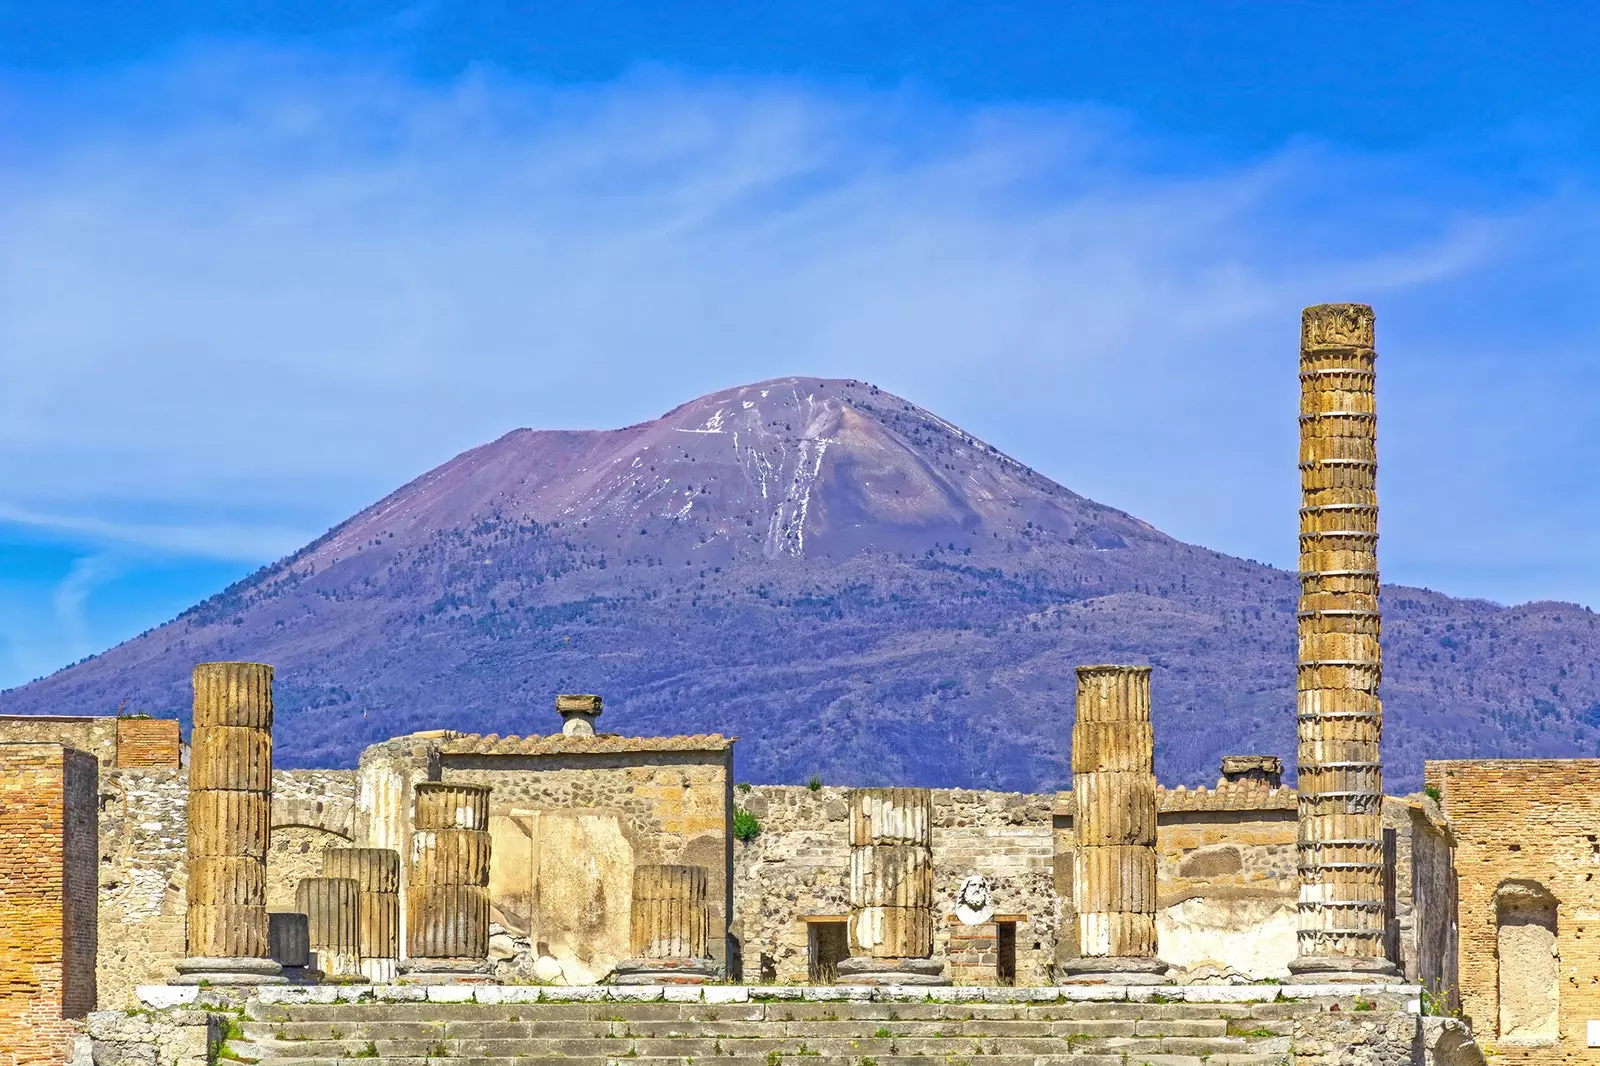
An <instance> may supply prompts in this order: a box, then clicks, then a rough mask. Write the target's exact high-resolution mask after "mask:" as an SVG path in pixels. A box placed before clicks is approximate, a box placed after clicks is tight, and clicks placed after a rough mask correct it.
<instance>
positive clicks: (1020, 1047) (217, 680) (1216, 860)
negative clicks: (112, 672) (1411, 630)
mask: <svg viewBox="0 0 1600 1066" xmlns="http://www.w3.org/2000/svg"><path fill="white" fill-rule="evenodd" d="M1374 368H1375V355H1374V326H1373V316H1372V312H1371V309H1370V308H1366V307H1364V306H1361V305H1328V306H1323V307H1314V308H1308V309H1307V310H1306V312H1305V315H1304V319H1303V325H1302V336H1301V349H1300V380H1301V411H1300V428H1301V456H1300V460H1301V462H1300V470H1301V479H1302V491H1303V500H1302V504H1303V506H1302V508H1301V510H1300V547H1301V585H1302V595H1301V601H1300V607H1299V654H1298V658H1297V671H1298V679H1299V680H1298V686H1297V688H1298V698H1297V706H1296V708H1295V709H1294V711H1293V712H1291V711H1290V709H1289V708H1287V707H1285V708H1284V709H1283V713H1284V714H1285V715H1288V714H1290V713H1293V714H1294V715H1295V719H1296V722H1297V730H1298V742H1299V758H1298V768H1297V769H1298V788H1290V787H1285V786H1284V785H1283V783H1282V773H1283V767H1282V765H1281V763H1280V762H1279V760H1278V759H1277V758H1276V757H1273V756H1268V755H1258V754H1240V755H1233V756H1229V757H1227V758H1225V759H1224V760H1223V762H1222V765H1221V767H1220V773H1219V778H1218V781H1217V784H1216V786H1215V787H1214V788H1199V789H1186V788H1182V787H1178V788H1163V787H1161V786H1160V785H1159V783H1158V782H1157V780H1156V777H1155V773H1154V768H1153V752H1154V746H1155V743H1156V741H1157V740H1158V738H1157V736H1156V735H1155V733H1154V730H1153V727H1152V725H1151V704H1152V699H1159V698H1160V687H1159V675H1157V683H1156V685H1155V686H1154V691H1153V690H1152V671H1151V668H1150V667H1148V666H1143V665H1109V666H1084V667H1082V668H1080V670H1079V686H1078V693H1077V703H1076V713H1075V718H1074V720H1073V724H1072V726H1071V730H1072V771H1073V779H1072V782H1071V788H1070V790H1063V791H1060V792H1052V793H1045V794H1038V795H1029V794H1018V793H1001V792H985V791H977V790H965V789H938V788H934V789H929V788H848V787H838V786H832V785H824V784H821V783H817V784H816V785H815V786H814V787H799V786H777V785H756V786H751V785H744V784H738V783H736V781H735V779H734V764H733V751H734V745H735V740H734V738H731V737H725V736H721V735H719V734H700V735H694V736H638V737H635V736H620V735H617V734H614V733H605V732H602V731H601V727H600V719H601V716H602V709H603V701H602V699H601V697H600V696H599V695H594V694H552V695H553V696H554V705H555V706H554V710H555V714H554V715H552V716H551V717H550V718H549V720H548V727H549V729H548V731H547V732H543V733H539V734H535V735H526V736H500V735H497V734H488V735H478V734H463V733H458V732H454V731H451V730H432V731H427V732H420V733H414V734H410V735H407V736H400V737H395V738H392V739H390V740H386V741H382V742H380V743H377V744H373V745H372V746H370V747H369V748H367V750H366V751H365V752H363V754H362V755H361V758H360V761H359V764H358V766H357V768H356V769H354V770H295V771H284V770H276V769H274V768H273V761H272V750H273V741H274V738H273V735H272V695H273V693H272V686H273V681H274V673H273V669H272V667H270V666H267V665H262V664H254V663H202V664H199V665H197V666H195V668H194V728H193V733H192V735H191V738H190V744H189V746H188V747H187V748H185V747H184V746H183V745H182V743H181V739H180V737H179V733H178V726H177V723H176V722H175V721H170V720H168V721H160V720H152V719H96V718H89V717H80V718H62V719H16V718H6V719H0V771H3V772H0V933H3V934H4V937H5V939H4V941H3V943H0V977H3V980H0V1047H3V1048H4V1051H3V1052H0V1066H6V1064H8V1063H24V1062H26V1063H34V1062H41V1063H42V1062H52V1063H53V1062H62V1061H66V1058H67V1055H68V1053H69V1051H71V1053H72V1054H75V1055H77V1058H76V1059H74V1062H75V1064H76V1063H82V1064H85V1066H86V1064H87V1063H89V1062H93V1063H97V1064H99V1066H113V1064H121V1063H130V1064H131V1063H135V1062H137V1063H141V1064H143V1063H151V1064H161V1066H170V1064H176V1063H180V1062H181V1063H184V1064H185V1066H198V1064H199V1063H208V1064H209V1063H215V1062H216V1061H218V1055H219V1054H221V1055H223V1056H224V1058H228V1057H231V1058H233V1059H235V1060H238V1061H261V1062H264V1063H265V1062H273V1061H301V1062H305V1063H309V1062H323V1061H329V1060H335V1059H341V1058H376V1059H380V1060H395V1061H406V1062H421V1061H425V1060H426V1061H439V1060H441V1059H448V1058H451V1057H461V1058H475V1059H481V1060H483V1061H485V1062H490V1063H500V1062H504V1063H510V1062H512V1061H524V1060H530V1059H541V1058H558V1057H559V1058H578V1059H583V1060H584V1061H589V1060H590V1059H593V1061H600V1059H601V1058H604V1059H606V1060H607V1061H609V1060H610V1059H612V1058H616V1059H619V1060H620V1059H623V1058H640V1059H642V1060H645V1061H643V1062H641V1063H640V1064H639V1066H655V1064H652V1063H651V1062H650V1061H649V1060H652V1059H661V1058H671V1059H672V1060H673V1062H674V1063H681V1062H683V1061H686V1060H689V1059H692V1058H694V1057H696V1056H699V1057H701V1058H714V1057H716V1056H719V1055H735V1056H736V1057H738V1058H739V1061H740V1062H741V1063H748V1062H754V1061H756V1060H757V1059H760V1058H765V1059H766V1061H767V1062H768V1066H776V1064H777V1063H779V1062H780V1061H781V1060H782V1059H783V1058H784V1057H785V1056H788V1055H794V1056H800V1055H808V1056H809V1055H812V1054H816V1055H818V1056H819V1057H825V1058H829V1059H836V1060H839V1061H840V1062H841V1063H843V1062H844V1061H845V1060H848V1061H849V1062H850V1064H851V1066H869V1064H875V1063H876V1062H877V1061H879V1058H880V1057H881V1058H882V1060H885V1061H887V1062H897V1061H900V1060H903V1059H905V1058H906V1057H908V1056H909V1057H918V1056H922V1057H926V1058H928V1059H929V1060H930V1061H932V1060H934V1059H939V1060H940V1061H954V1058H955V1057H960V1058H961V1059H962V1060H963V1061H966V1059H967V1058H968V1057H970V1056H972V1055H975V1054H982V1055H1000V1056H1002V1057H1003V1058H1006V1061H1007V1062H1010V1061H1011V1058H1012V1057H1014V1056H1016V1055H1027V1056H1029V1057H1030V1061H1035V1062H1043V1061H1045V1060H1046V1059H1048V1060H1049V1061H1051V1062H1055V1061H1056V1059H1057V1057H1058V1056H1060V1057H1063V1058H1062V1061H1066V1060H1067V1059H1073V1058H1077V1057H1080V1056H1085V1055H1087V1056H1090V1057H1091V1058H1093V1060H1094V1062H1093V1063H1092V1064H1091V1063H1089V1062H1088V1061H1087V1060H1086V1061H1085V1066H1101V1064H1103V1063H1105V1062H1122V1063H1135V1064H1137V1063H1139V1062H1146V1061H1148V1062H1151V1063H1160V1064H1161V1066H1200V1064H1201V1063H1205V1062H1215V1063H1219V1064H1220V1063H1229V1062H1231V1063H1237V1064H1246V1063H1272V1064H1274V1066H1275V1064H1277V1063H1280V1062H1291V1063H1293V1064H1295V1066H1324V1064H1326V1066H1335V1064H1340V1066H1343V1064H1346V1063H1348V1064H1351V1066H1355V1064H1357V1063H1359V1064H1361V1066H1367V1064H1371V1063H1383V1064H1386V1066H1387V1064H1390V1063H1399V1062H1417V1063H1423V1062H1429V1063H1440V1064H1443V1066H1469V1064H1471V1066H1477V1064H1479V1063H1481V1062H1482V1061H1483V1060H1482V1058H1481V1055H1479V1048H1478V1044H1480V1043H1481V1044H1483V1045H1486V1046H1488V1047H1490V1048H1492V1049H1493V1050H1494V1051H1496V1053H1497V1054H1499V1055H1501V1056H1504V1057H1507V1058H1512V1059H1515V1060H1516V1061H1518V1062H1524V1061H1525V1062H1529V1063H1535V1064H1542V1063H1550V1064H1552V1066H1554V1064H1555V1063H1557V1062H1560V1063H1563V1064H1565V1063H1567V1062H1569V1061H1571V1060H1573V1059H1575V1058H1576V1057H1578V1056H1580V1055H1582V1054H1589V1053H1590V1052H1589V1051H1588V1049H1589V1048H1590V1047H1591V1046H1593V1045H1595V1044H1596V1043H1600V1036H1597V1035H1595V1034H1594V1033H1591V1031H1590V1029H1589V1028H1588V1027H1589V1024H1590V1023H1589V1020H1588V1018H1589V1015H1591V1014H1596V1013H1597V1012H1600V992H1597V991H1595V990H1594V987H1593V986H1594V982H1593V981H1592V980H1590V979H1589V976H1588V975H1590V974H1591V973H1596V972H1600V954H1597V952H1596V949H1595V948H1594V947H1593V943H1594V942H1600V940H1597V938H1595V937H1593V936H1590V935H1587V934H1586V928H1585V924H1586V923H1587V921H1588V920H1589V915H1590V914H1591V913H1592V912H1596V911H1600V898H1595V897H1597V896H1600V888H1597V887H1596V883H1595V882H1594V880H1593V876H1592V873H1591V870H1592V868H1593V867H1595V866H1597V865H1600V843H1596V836H1595V834H1596V833H1600V810H1596V809H1595V804H1596V803H1597V802H1600V801H1596V800H1595V799H1594V797H1595V796H1596V795H1600V790H1596V789H1595V788H1593V785H1592V783H1593V782H1594V781H1596V780H1597V779H1600V762H1593V761H1587V760H1569V761H1536V760H1535V761H1514V762H1496V761H1492V760H1491V761H1457V762H1442V763H1430V764H1429V770H1428V773H1429V781H1430V788H1429V791H1428V792H1427V793H1425V794H1419V795H1416V796H1410V797H1392V796H1384V795H1383V792H1382V774H1381V766H1380V764H1379V738H1380V733H1381V707H1380V704H1379V699H1378V684H1379V680H1380V673H1381V661H1380V660H1381V656H1380V649H1379V636H1380V629H1379V621H1380V620H1379V615H1378V595H1377V594H1378V574H1377V565H1376V538H1377V498H1376V480H1375V479H1376V444H1375V441H1376V432H1375V421H1376V414H1375V406H1374V395H1375V392H1374V382H1375V378H1374ZM547 706H548V705H547ZM1064 710H1065V709H1064ZM1062 721H1063V727H1062V728H1063V729H1064V730H1065V729H1066V728H1067V726H1066V724H1065V723H1066V715H1065V713H1064V714H1063V716H1062ZM277 739H278V742H279V743H292V740H291V739H289V738H284V737H281V736H280V737H279V738H277ZM736 820H737V821H738V822H739V824H740V827H741V828H740V831H739V832H738V834H737V835H736V834H735V822H736ZM1458 871H1461V873H1459V874H1458ZM1457 1012H1464V1014H1465V1016H1466V1020H1468V1021H1470V1023H1471V1029H1470V1030H1469V1029H1468V1027H1467V1025H1466V1024H1465V1023H1464V1021H1463V1020H1460V1019H1457V1018H1454V1017H1448V1015H1452V1014H1455V1013H1457ZM541 1026H543V1027H545V1028H543V1029H541V1028H539V1027H541ZM561 1026H568V1027H569V1028H571V1027H572V1026H576V1028H571V1031H570V1032H569V1031H568V1030H567V1029H562V1028H561ZM530 1027H531V1028H530ZM829 1027H832V1028H829ZM541 1033H543V1034H546V1035H539V1034H541ZM351 1034H360V1035H351ZM549 1034H561V1035H549ZM742 1040H761V1041H765V1043H763V1044H761V1047H760V1050H759V1052H752V1053H751V1054H749V1055H747V1054H746V1053H745V1052H744V1051H735V1050H734V1048H736V1047H744V1046H745V1045H739V1044H737V1043H736V1042H737V1041H742ZM749 1046H750V1047H754V1046H755V1045H749ZM73 1048H75V1049H76V1050H75V1051H72V1049H73ZM819 1049H820V1050H819ZM751 1055H754V1057H751ZM85 1056H87V1057H85ZM773 1056H776V1058H774V1057H773ZM999 1066H1004V1064H1003V1063H1002V1064H999Z"/></svg>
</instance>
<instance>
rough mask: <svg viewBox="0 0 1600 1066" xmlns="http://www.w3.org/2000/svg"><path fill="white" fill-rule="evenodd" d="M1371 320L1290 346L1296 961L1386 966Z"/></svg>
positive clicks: (1339, 321)
mask: <svg viewBox="0 0 1600 1066" xmlns="http://www.w3.org/2000/svg"><path fill="white" fill-rule="evenodd" d="M1376 361H1377V353H1376V351H1375V350H1374V329H1373V314H1372V308H1370V307H1367V306H1365V305H1363V304H1324V305H1321V306H1317V307H1308V308H1306V310H1305V312H1304V314H1303V316H1302V319H1301V334H1300V487H1301V497H1302V500H1301V503H1302V506H1301V509H1300V610H1299V665H1298V681H1297V685H1296V688H1297V704H1298V709H1297V731H1298V736H1299V772H1300V781H1299V794H1300V801H1299V803H1300V812H1299V813H1300V830H1299V841H1298V851H1299V875H1300V901H1299V952H1300V956H1301V957H1302V958H1308V957H1323V956H1333V957H1348V958H1352V959H1380V958H1381V957H1382V955H1383V942H1384V937H1383V925H1384V912H1383V882H1384V856H1383V811H1382V803H1383V774H1382V768H1381V765H1380V763H1379V756H1378V742H1379V737H1380V735H1381V733H1382V729H1383V708H1382V704H1381V703H1380V702H1379V699H1378V683H1379V680H1380V678H1381V676H1382V656H1381V652H1380V648H1379V636H1380V620H1379V613H1378V552H1377V548H1378V496H1377V474H1378V456H1377V407H1376V403H1375V395H1376V394H1375V388H1374V385H1375V381H1376V375H1375V367H1376Z"/></svg>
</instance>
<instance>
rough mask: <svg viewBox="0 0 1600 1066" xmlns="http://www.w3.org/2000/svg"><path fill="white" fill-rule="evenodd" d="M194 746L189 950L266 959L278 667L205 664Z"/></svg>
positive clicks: (197, 954) (200, 671)
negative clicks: (274, 687) (274, 683)
mask: <svg viewBox="0 0 1600 1066" xmlns="http://www.w3.org/2000/svg"><path fill="white" fill-rule="evenodd" d="M190 745H191V747H190V758H189V849H188V850H189V885H188V937H187V939H188V943H187V951H188V955H189V956H190V957H191V958H245V959H252V958H253V959H266V958H268V957H269V949H268V942H267V846H268V836H269V834H270V832H271V826H272V667H270V666H264V665H261V664H259V663H201V664H199V665H198V666H196V667H195V668H194V729H193V732H192V733H191V737H190Z"/></svg>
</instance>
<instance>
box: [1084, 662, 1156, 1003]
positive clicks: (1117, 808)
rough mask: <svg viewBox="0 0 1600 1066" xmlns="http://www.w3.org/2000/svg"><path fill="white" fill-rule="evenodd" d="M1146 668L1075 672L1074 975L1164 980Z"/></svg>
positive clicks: (1152, 743) (1097, 668)
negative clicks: (1158, 934) (1158, 943)
mask: <svg viewBox="0 0 1600 1066" xmlns="http://www.w3.org/2000/svg"><path fill="white" fill-rule="evenodd" d="M1154 759H1155V737H1154V734H1153V731H1152V729H1151V725H1150V668H1149V667H1148V666H1080V667H1078V694H1077V718H1076V720H1075V721H1074V723H1073V727H1072V801H1073V816H1072V827H1073V836H1074V840H1075V844H1076V847H1075V849H1074V853H1073V880H1074V895H1075V897H1076V900H1077V911H1078V949H1079V957H1078V958H1076V959H1072V960H1068V961H1066V962H1065V963H1064V966H1063V969H1064V970H1065V971H1066V972H1068V973H1084V974H1096V973H1098V974H1105V973H1120V974H1123V975H1125V976H1124V979H1125V980H1133V981H1142V980H1147V979H1158V977H1159V975H1160V974H1163V973H1165V972H1166V967H1165V966H1164V965H1163V964H1161V963H1160V962H1159V961H1157V960H1156V957H1155V955H1156V899H1157V895H1156V775H1155V762H1154Z"/></svg>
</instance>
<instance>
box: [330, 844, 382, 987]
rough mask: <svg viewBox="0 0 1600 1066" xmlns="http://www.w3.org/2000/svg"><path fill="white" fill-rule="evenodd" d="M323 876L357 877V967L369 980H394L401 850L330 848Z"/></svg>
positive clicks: (354, 878) (355, 878)
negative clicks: (399, 851)
mask: <svg viewBox="0 0 1600 1066" xmlns="http://www.w3.org/2000/svg"><path fill="white" fill-rule="evenodd" d="M322 876H323V877H340V878H343V877H347V878H350V879H351V880H353V881H355V883H356V890H357V892H356V894H357V901H358V905H357V908H356V950H357V958H358V960H359V962H358V969H359V970H360V973H361V975H362V976H363V977H365V978H366V979H367V980H369V981H374V982H378V983H383V982H389V981H393V980H394V979H395V975H396V970H395V967H396V965H397V964H398V963H399V961H400V855H399V853H398V852H395V851H392V850H390V849H389V848H329V849H328V850H327V851H325V852H323V853H322Z"/></svg>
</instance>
